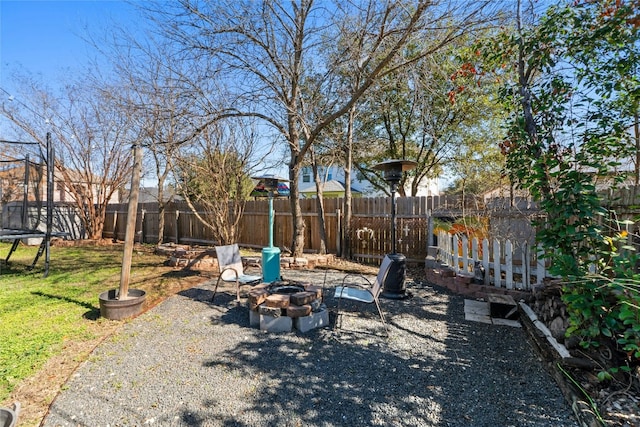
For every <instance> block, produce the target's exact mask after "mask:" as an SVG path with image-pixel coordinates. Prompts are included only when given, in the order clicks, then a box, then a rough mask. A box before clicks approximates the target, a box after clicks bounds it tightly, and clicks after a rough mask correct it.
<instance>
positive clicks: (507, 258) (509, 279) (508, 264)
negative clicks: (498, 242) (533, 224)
mask: <svg viewBox="0 0 640 427" xmlns="http://www.w3.org/2000/svg"><path fill="white" fill-rule="evenodd" d="M504 278H505V286H506V288H507V289H513V245H512V244H511V240H508V239H507V241H506V242H505V244H504Z"/></svg>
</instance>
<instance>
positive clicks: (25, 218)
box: [20, 154, 31, 230]
mask: <svg viewBox="0 0 640 427" xmlns="http://www.w3.org/2000/svg"><path fill="white" fill-rule="evenodd" d="M22 197H23V198H22V225H21V226H20V228H22V229H23V230H27V229H31V227H30V226H29V227H27V223H28V222H29V155H28V154H27V155H26V156H25V158H24V187H23V189H22Z"/></svg>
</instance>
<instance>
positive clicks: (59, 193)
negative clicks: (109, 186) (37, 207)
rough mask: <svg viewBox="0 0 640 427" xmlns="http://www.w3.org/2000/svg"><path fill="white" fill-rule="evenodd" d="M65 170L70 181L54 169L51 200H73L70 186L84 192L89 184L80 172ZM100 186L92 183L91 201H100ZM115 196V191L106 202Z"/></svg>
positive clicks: (96, 179) (114, 198)
mask: <svg viewBox="0 0 640 427" xmlns="http://www.w3.org/2000/svg"><path fill="white" fill-rule="evenodd" d="M66 172H67V175H68V176H69V178H70V180H71V182H67V181H66V180H65V179H64V177H63V176H62V174H61V173H60V171H58V170H56V171H55V172H54V174H53V181H54V186H53V201H54V202H68V203H71V202H74V196H73V193H72V191H71V187H70V186H73V188H75V189H76V192H78V193H83V192H85V191H86V189H87V187H88V186H89V184H88V183H87V181H86V180H85V177H84V175H83V174H82V173H79V172H77V171H73V170H67V171H66ZM43 179H44V180H46V175H45V176H44V178H43ZM94 181H95V182H99V181H100V178H99V177H94ZM100 187H101V185H99V184H93V191H92V194H93V195H94V196H93V203H98V202H99V201H100V200H98V195H99V194H100V193H102V192H103V191H102V189H101V188H100ZM44 188H46V187H44ZM116 198H117V191H116V192H114V194H113V195H112V196H111V199H110V200H108V201H107V203H115V202H116ZM44 200H46V195H45V197H44Z"/></svg>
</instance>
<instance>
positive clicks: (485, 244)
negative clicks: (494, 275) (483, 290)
mask: <svg viewBox="0 0 640 427" xmlns="http://www.w3.org/2000/svg"><path fill="white" fill-rule="evenodd" d="M489 256H490V254H489V239H487V238H484V239H482V267H483V268H484V284H485V285H486V286H489V285H490V284H491V276H489Z"/></svg>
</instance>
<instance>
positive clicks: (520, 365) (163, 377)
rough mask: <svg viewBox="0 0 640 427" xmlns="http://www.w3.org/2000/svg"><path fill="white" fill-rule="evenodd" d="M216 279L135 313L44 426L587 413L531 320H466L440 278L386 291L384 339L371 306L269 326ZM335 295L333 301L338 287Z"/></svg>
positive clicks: (314, 274) (333, 275)
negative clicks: (538, 341)
mask: <svg viewBox="0 0 640 427" xmlns="http://www.w3.org/2000/svg"><path fill="white" fill-rule="evenodd" d="M283 275H284V277H285V279H287V280H303V281H307V280H311V281H313V282H314V283H322V281H323V278H324V276H325V272H324V271H322V270H309V271H285V272H284V273H283ZM343 276H344V273H340V272H330V273H328V278H327V282H328V283H331V282H333V283H335V280H336V279H338V278H342V277H343ZM213 284H215V283H213ZM213 284H211V283H205V284H203V285H201V286H198V287H195V288H192V289H189V290H187V291H184V292H182V293H181V294H179V295H175V296H173V297H170V298H169V299H167V300H166V301H165V302H163V303H162V304H160V305H159V306H157V307H155V308H153V309H152V310H150V311H148V312H146V313H144V314H143V315H141V316H139V317H137V318H136V319H133V320H132V321H130V322H127V323H125V324H124V325H123V327H122V328H121V329H120V330H119V332H118V333H117V334H115V335H114V336H113V337H111V338H110V339H108V340H107V341H105V342H104V343H103V344H101V345H100V346H99V347H98V348H97V349H96V350H95V351H94V352H93V354H92V355H91V357H90V358H89V360H87V361H86V362H84V363H83V364H82V365H81V366H80V367H79V368H78V370H77V372H76V373H75V374H74V375H73V376H72V377H71V378H70V379H69V381H68V383H67V385H66V386H65V388H64V391H62V393H61V394H60V395H59V396H58V397H57V398H56V399H55V401H54V403H53V404H52V406H51V408H50V411H49V414H48V415H47V417H46V418H45V419H44V421H43V423H42V426H45V427H46V426H48V427H51V426H92V427H94V426H96V427H97V426H148V425H149V426H153V425H156V426H247V427H248V426H251V427H254V426H255V427H259V426H491V427H499V426H505V427H506V426H540V427H542V426H545V427H546V426H549V427H561V426H577V422H576V419H575V418H574V416H573V413H572V411H571V409H570V408H569V406H568V404H567V403H566V401H565V400H564V399H563V397H562V395H561V393H560V391H559V389H558V387H557V386H556V384H555V383H554V381H553V380H552V378H551V377H550V376H549V375H548V374H547V373H546V371H545V370H544V368H543V367H542V364H541V363H540V361H539V360H538V358H537V356H536V355H535V353H534V351H533V350H532V348H531V347H530V344H529V342H528V341H527V337H526V334H525V331H524V330H523V329H521V328H514V327H508V326H496V325H486V324H482V323H475V322H469V321H466V320H465V319H464V311H463V305H464V299H463V298H462V297H459V296H455V295H451V294H448V293H447V292H446V291H444V290H442V289H440V288H436V287H432V286H431V285H429V284H425V283H415V282H412V281H408V282H407V291H408V292H409V293H411V294H412V295H413V296H412V298H409V299H406V300H401V301H399V300H390V299H382V300H381V304H382V308H383V311H384V312H385V316H386V317H387V321H388V322H389V324H390V328H389V331H390V334H389V335H390V336H389V338H388V339H387V338H386V337H385V335H384V329H383V327H382V324H381V323H380V319H379V317H378V315H377V312H376V310H375V306H373V305H368V306H366V308H365V310H364V313H362V312H358V311H347V312H346V313H345V314H344V315H343V316H342V318H343V319H342V328H341V329H336V330H334V329H332V328H321V329H315V330H313V331H310V332H307V333H306V334H302V333H300V332H298V331H295V330H294V331H292V332H291V333H279V334H276V333H266V332H262V331H260V330H259V329H256V328H251V327H250V326H249V315H248V308H247V307H246V304H244V301H243V303H241V304H236V302H235V300H234V295H233V290H232V287H231V286H228V285H227V286H225V288H223V290H222V291H223V292H222V293H219V294H218V295H217V296H216V299H215V303H213V304H212V303H211V302H210V301H209V300H210V298H211V294H212V289H213V286H212V285H213ZM331 286H332V285H327V288H330V287H331ZM243 291H246V288H243ZM219 292H220V290H219ZM325 302H326V303H327V305H328V307H329V308H330V309H334V308H335V307H336V301H335V300H334V299H333V293H332V292H331V291H330V290H329V291H327V292H326V293H325ZM346 308H347V310H350V309H352V308H355V307H349V306H347V307H346ZM330 322H331V325H333V324H334V322H335V314H334V313H333V311H332V312H331V316H330Z"/></svg>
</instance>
